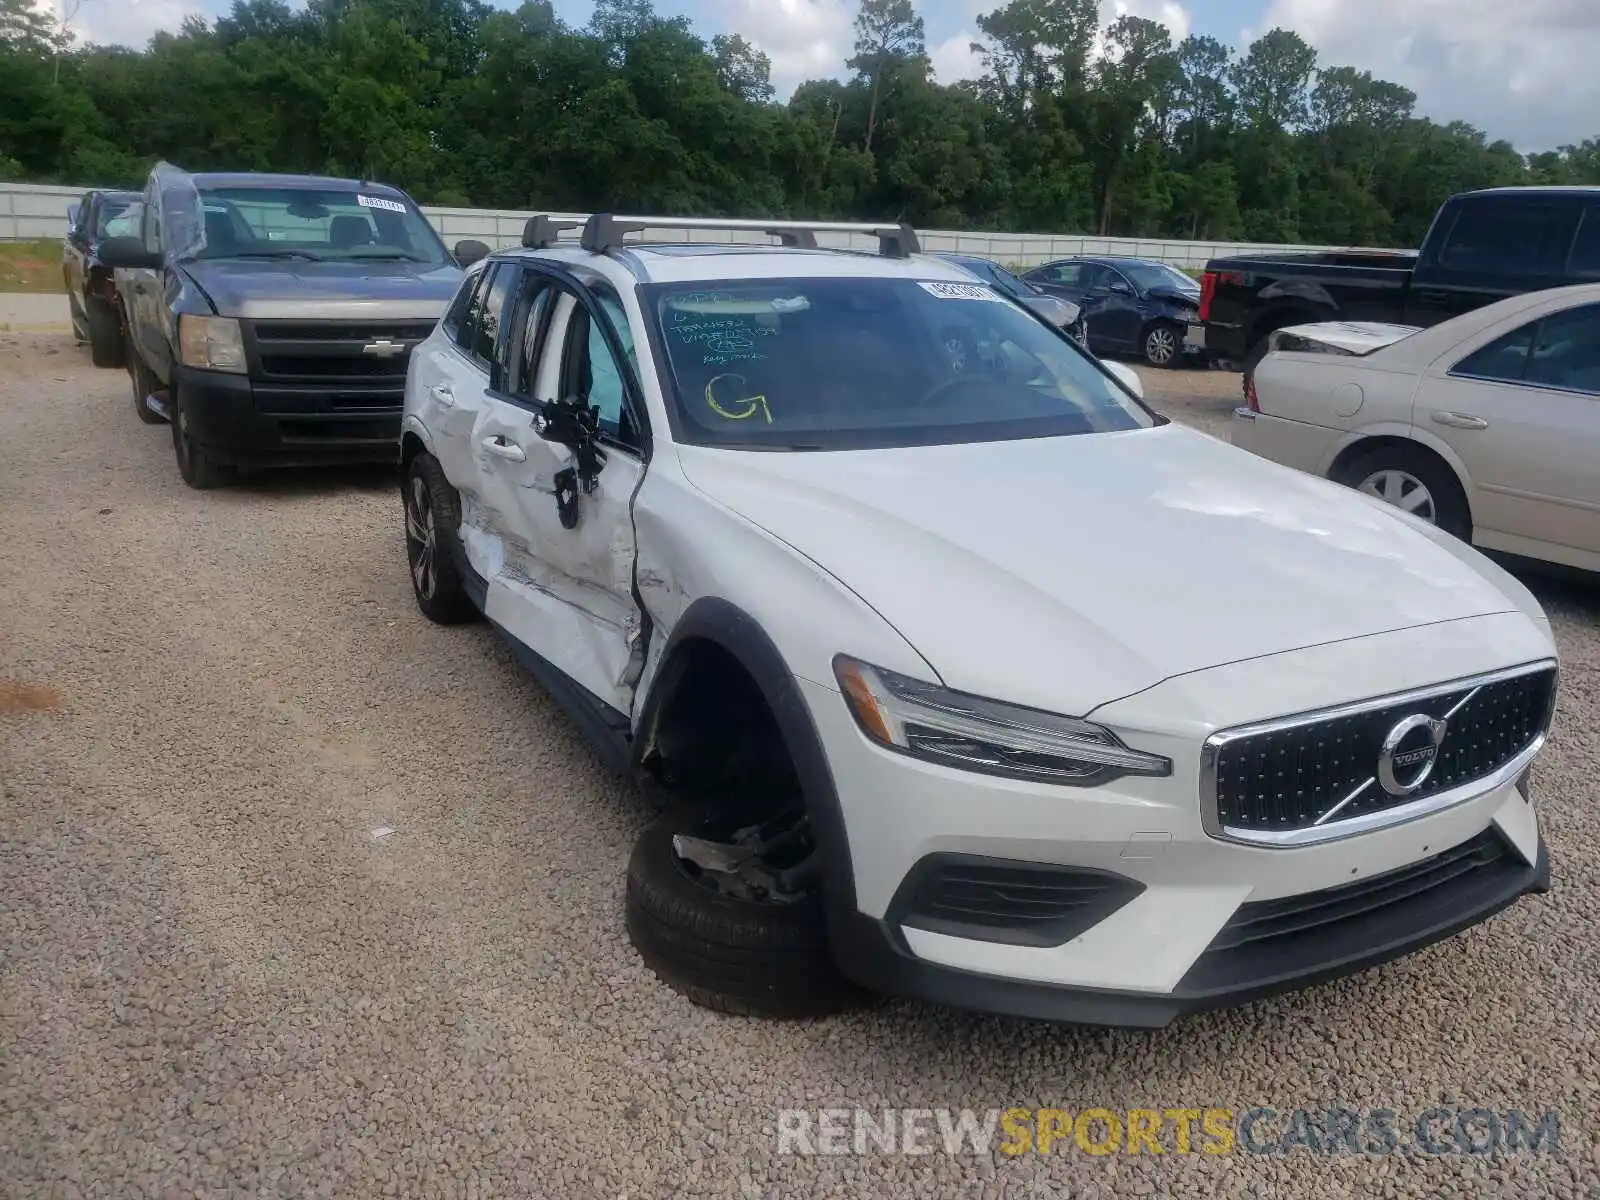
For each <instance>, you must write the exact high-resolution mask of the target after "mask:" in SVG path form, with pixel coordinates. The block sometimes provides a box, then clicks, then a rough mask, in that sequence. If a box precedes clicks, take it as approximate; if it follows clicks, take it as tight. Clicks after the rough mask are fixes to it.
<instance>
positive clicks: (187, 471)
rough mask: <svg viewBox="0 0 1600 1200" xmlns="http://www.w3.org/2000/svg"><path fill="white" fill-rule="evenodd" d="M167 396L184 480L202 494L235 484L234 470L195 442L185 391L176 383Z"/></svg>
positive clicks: (179, 468)
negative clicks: (190, 426)
mask: <svg viewBox="0 0 1600 1200" xmlns="http://www.w3.org/2000/svg"><path fill="white" fill-rule="evenodd" d="M167 397H168V398H167V405H168V407H169V409H170V410H171V412H172V421H171V425H172V452H173V457H174V458H176V459H177V460H178V474H179V475H180V476H182V477H183V481H184V482H185V483H186V484H188V485H189V486H190V487H192V488H194V489H195V490H196V491H199V492H205V491H210V490H211V489H212V488H218V487H222V486H223V485H225V484H228V483H232V482H233V480H234V478H235V477H236V472H235V471H234V469H233V468H232V467H230V466H227V465H225V464H223V463H220V462H218V461H217V460H216V459H215V458H214V457H212V455H211V453H210V452H209V451H208V450H206V448H205V447H204V446H201V445H199V444H198V443H196V442H195V440H194V435H193V433H192V432H191V431H190V429H189V413H188V410H187V408H186V406H185V404H184V400H183V389H182V388H180V387H178V386H177V384H176V383H174V384H173V385H172V387H171V388H170V389H169V390H168V393H167Z"/></svg>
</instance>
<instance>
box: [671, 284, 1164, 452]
mask: <svg viewBox="0 0 1600 1200" xmlns="http://www.w3.org/2000/svg"><path fill="white" fill-rule="evenodd" d="M644 295H645V297H646V307H647V310H649V311H653V313H654V316H655V320H656V322H657V323H658V329H659V334H660V342H661V347H662V349H663V350H664V352H665V358H666V365H667V367H668V374H669V376H670V383H671V386H670V387H669V389H668V391H669V392H670V393H671V395H672V400H673V403H674V404H675V408H676V412H675V414H674V415H675V416H676V417H677V420H676V422H675V426H676V427H677V431H678V436H679V437H680V438H681V439H682V440H684V441H688V442H696V443H700V444H703V445H720V446H735V447H746V448H750V449H773V450H779V449H794V450H833V449H867V448H885V447H894V446H926V445H936V444H941V443H953V442H976V441H999V440H1003V439H1011V438H1033V437H1059V436H1063V435H1068V434H1081V433H1107V432H1112V431H1117V430H1129V429H1142V428H1147V427H1149V426H1151V425H1153V424H1155V423H1156V421H1157V418H1156V417H1155V416H1153V415H1152V414H1151V413H1150V412H1149V410H1147V409H1146V408H1144V407H1143V406H1142V405H1140V404H1139V403H1137V402H1136V401H1135V400H1134V399H1133V398H1132V397H1131V396H1130V395H1129V394H1128V393H1127V392H1126V391H1124V390H1123V389H1122V387H1121V386H1120V385H1119V384H1117V383H1115V382H1114V381H1113V380H1112V378H1111V377H1110V376H1109V375H1108V374H1107V373H1106V372H1105V371H1103V370H1102V369H1101V368H1100V367H1099V366H1098V365H1097V364H1096V363H1095V362H1094V361H1093V360H1092V359H1090V358H1089V357H1088V356H1087V355H1085V354H1084V353H1083V352H1082V351H1081V350H1079V349H1078V348H1077V346H1076V345H1074V344H1073V343H1072V342H1070V341H1069V340H1067V339H1066V338H1064V337H1062V336H1061V335H1060V334H1059V333H1057V332H1055V331H1054V330H1052V329H1051V328H1050V327H1049V326H1047V325H1046V324H1044V323H1043V322H1041V321H1040V320H1038V319H1036V318H1035V317H1033V316H1030V315H1029V314H1028V313H1027V312H1026V311H1025V310H1023V309H1022V308H1020V307H1018V306H1017V305H1015V304H1013V303H1012V302H1011V301H1009V300H1007V299H1005V298H1004V297H1003V296H1001V295H1000V294H999V293H998V292H996V291H994V290H993V289H992V288H989V287H986V286H984V285H982V284H977V283H954V282H948V281H932V280H928V281H918V280H911V279H847V278H834V279H792V280H778V279H766V280H751V281H742V282H727V283H721V282H719V283H717V284H715V285H712V286H708V285H706V284H697V285H660V284H658V285H654V286H652V287H649V288H646V289H645V290H644Z"/></svg>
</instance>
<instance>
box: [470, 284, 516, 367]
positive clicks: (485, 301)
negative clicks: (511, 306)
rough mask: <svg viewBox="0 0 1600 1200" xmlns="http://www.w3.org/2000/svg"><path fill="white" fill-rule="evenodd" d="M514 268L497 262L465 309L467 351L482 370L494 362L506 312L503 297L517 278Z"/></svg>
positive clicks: (504, 298) (504, 297)
mask: <svg viewBox="0 0 1600 1200" xmlns="http://www.w3.org/2000/svg"><path fill="white" fill-rule="evenodd" d="M517 274H518V272H517V269H516V268H515V267H513V266H510V265H509V264H507V263H499V264H497V265H496V266H495V267H494V273H493V274H492V275H490V276H489V278H488V280H487V281H486V282H485V283H484V285H483V286H482V287H481V288H479V289H478V291H477V294H476V295H475V296H474V297H473V299H472V304H471V306H470V307H469V308H468V310H467V314H468V315H467V331H466V332H467V335H468V337H469V339H470V341H469V344H468V347H467V352H468V353H469V354H471V355H472V357H473V358H475V359H477V360H478V361H479V362H481V363H482V364H483V365H484V366H485V367H491V366H493V364H494V361H495V351H496V349H497V348H498V346H499V343H500V318H501V317H502V315H504V313H505V309H506V295H507V294H508V293H509V292H510V291H511V285H512V283H513V282H514V281H515V279H516V277H517Z"/></svg>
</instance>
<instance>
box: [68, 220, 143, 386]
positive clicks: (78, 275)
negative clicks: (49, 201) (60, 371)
mask: <svg viewBox="0 0 1600 1200" xmlns="http://www.w3.org/2000/svg"><path fill="white" fill-rule="evenodd" d="M138 223H139V193H138V192H115V191H105V190H101V189H95V190H93V191H88V192H85V193H84V194H83V197H82V199H80V200H79V201H78V202H77V203H76V204H73V205H70V206H69V207H68V208H67V236H66V237H65V238H63V239H62V241H61V281H62V283H64V284H65V285H66V288H67V307H68V308H69V310H70V311H71V313H72V331H73V333H74V334H76V335H77V338H78V340H79V341H80V342H88V343H89V354H90V357H91V358H93V359H94V365H95V366H97V367H120V366H121V365H122V315H121V311H120V310H121V302H120V301H119V300H118V299H117V281H116V279H115V278H113V272H112V270H111V268H110V267H109V266H107V265H106V263H105V262H103V261H102V260H101V258H100V247H101V246H102V245H103V244H104V243H105V242H106V240H107V239H108V238H115V237H125V236H127V235H128V234H129V233H131V232H133V231H134V230H136V229H137V228H138Z"/></svg>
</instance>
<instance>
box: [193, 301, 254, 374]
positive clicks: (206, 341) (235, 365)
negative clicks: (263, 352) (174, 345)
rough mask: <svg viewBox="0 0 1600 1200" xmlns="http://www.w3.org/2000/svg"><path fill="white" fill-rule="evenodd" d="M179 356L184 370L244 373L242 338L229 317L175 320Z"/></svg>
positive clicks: (234, 321)
mask: <svg viewBox="0 0 1600 1200" xmlns="http://www.w3.org/2000/svg"><path fill="white" fill-rule="evenodd" d="M178 353H179V358H180V359H181V360H182V362H183V365H184V366H186V367H203V368H205V369H206V370H208V371H232V372H234V373H236V374H239V375H243V374H244V372H245V360H244V337H243V335H241V334H240V332H239V322H238V321H236V320H234V319H233V318H232V317H196V316H191V315H190V314H188V313H184V314H183V315H182V316H181V317H179V318H178Z"/></svg>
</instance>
